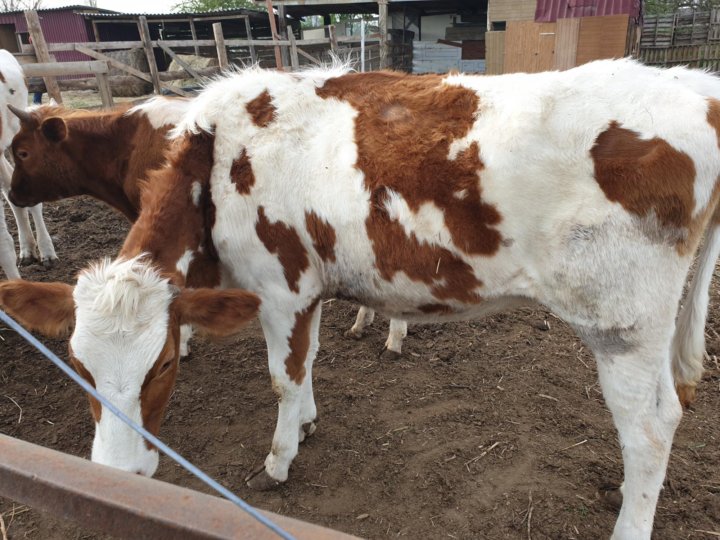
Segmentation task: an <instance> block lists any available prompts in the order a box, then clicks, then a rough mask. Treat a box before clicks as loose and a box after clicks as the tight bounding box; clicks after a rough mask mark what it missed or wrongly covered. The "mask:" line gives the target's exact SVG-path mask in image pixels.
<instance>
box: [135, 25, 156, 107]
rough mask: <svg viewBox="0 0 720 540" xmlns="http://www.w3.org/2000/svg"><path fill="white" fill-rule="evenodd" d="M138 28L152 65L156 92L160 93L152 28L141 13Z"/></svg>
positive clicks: (151, 70) (151, 74)
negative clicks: (151, 36)
mask: <svg viewBox="0 0 720 540" xmlns="http://www.w3.org/2000/svg"><path fill="white" fill-rule="evenodd" d="M138 28H139V29H140V39H141V40H142V42H143V48H144V49H145V56H147V60H148V65H149V66H150V78H151V79H152V85H153V89H154V90H155V93H156V94H160V93H161V91H160V75H159V74H158V67H157V64H156V63H155V53H154V52H153V46H152V39H150V28H149V27H148V22H147V17H145V15H140V17H139V19H138Z"/></svg>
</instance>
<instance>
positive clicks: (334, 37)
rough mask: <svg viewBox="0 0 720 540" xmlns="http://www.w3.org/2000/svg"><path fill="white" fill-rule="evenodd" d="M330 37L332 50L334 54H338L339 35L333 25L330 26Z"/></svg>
mask: <svg viewBox="0 0 720 540" xmlns="http://www.w3.org/2000/svg"><path fill="white" fill-rule="evenodd" d="M328 35H329V36H330V50H331V51H332V52H334V53H337V50H338V40H337V33H336V32H335V25H334V24H331V25H330V26H328Z"/></svg>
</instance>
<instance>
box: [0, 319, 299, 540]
mask: <svg viewBox="0 0 720 540" xmlns="http://www.w3.org/2000/svg"><path fill="white" fill-rule="evenodd" d="M0 319H2V320H3V322H5V323H6V324H7V325H8V326H9V327H10V328H12V329H13V330H15V331H16V332H17V333H18V334H20V335H21V336H22V337H23V338H24V339H25V341H27V342H28V343H30V344H31V345H32V346H33V347H35V348H36V349H37V350H38V351H40V352H41V353H42V354H44V355H45V356H46V357H47V358H48V360H50V361H51V362H52V363H53V364H55V365H56V366H57V367H59V368H60V369H61V370H62V371H64V372H65V374H66V375H67V376H68V377H70V378H71V379H72V380H73V381H75V382H76V383H78V384H79V385H80V386H81V387H82V388H83V390H85V391H86V392H87V393H88V394H90V395H92V396H93V397H94V398H95V399H97V400H98V401H99V402H100V403H102V404H103V405H104V406H105V407H107V408H108V410H109V411H110V412H111V413H113V414H114V415H115V416H117V417H118V418H119V419H120V420H122V421H123V422H125V423H126V424H127V425H128V426H130V427H131V428H132V429H133V430H135V431H136V432H138V433H139V434H140V435H141V436H142V437H143V438H144V439H146V440H148V441H150V442H151V443H152V444H154V445H155V447H156V448H159V449H160V450H162V452H163V453H164V454H165V455H166V456H168V457H169V458H170V459H172V460H173V461H175V462H176V463H178V464H179V465H180V466H181V467H183V468H184V469H185V470H186V471H188V472H189V473H191V474H193V475H195V476H196V477H198V478H199V479H200V480H202V481H203V482H205V483H206V484H207V485H208V486H210V487H211V488H213V489H214V490H215V491H217V492H218V493H220V494H221V495H222V496H223V497H225V498H226V499H228V500H229V501H231V502H232V503H234V504H235V505H237V506H239V507H240V508H242V509H243V510H245V512H247V513H248V514H250V515H251V516H252V517H254V518H255V519H256V520H258V521H259V522H260V523H262V524H263V525H265V526H266V527H267V528H268V529H270V530H271V531H273V532H274V533H275V534H277V535H278V536H279V537H280V538H284V539H285V540H295V539H294V537H293V536H292V535H291V534H289V533H287V532H285V531H284V530H283V529H281V528H280V527H279V526H278V525H276V524H275V523H273V522H272V521H270V520H269V519H268V518H266V517H265V516H263V515H262V514H261V513H260V512H258V511H257V510H256V509H255V508H253V507H252V506H250V505H249V504H248V503H246V502H245V501H243V500H242V499H241V498H240V497H238V496H237V495H235V494H234V493H233V492H231V491H230V490H228V489H227V488H225V487H223V486H222V485H220V484H219V483H217V482H216V481H215V480H213V479H212V478H210V477H209V476H208V475H207V474H205V473H204V472H202V471H201V470H200V469H198V468H197V467H196V466H195V465H193V464H192V463H190V462H189V461H188V460H187V459H185V458H184V457H182V456H181V455H180V454H178V453H177V452H175V450H173V449H172V448H170V447H169V446H167V445H166V444H165V443H164V442H162V441H161V440H160V439H158V438H157V437H156V436H155V435H153V434H152V433H150V432H149V431H147V430H146V429H145V428H143V427H142V426H138V425H137V424H136V423H135V422H133V421H132V420H130V418H128V417H127V416H125V415H124V414H123V413H122V412H121V411H120V410H119V409H117V408H116V407H115V405H113V404H112V403H110V402H109V401H108V400H107V399H106V398H105V397H103V396H102V395H101V394H99V393H98V391H97V390H95V388H93V387H92V385H90V384H89V383H88V382H87V381H85V379H83V378H82V377H80V375H78V374H77V373H76V372H75V370H74V369H72V368H71V367H70V366H68V365H67V364H66V363H65V362H63V361H62V360H60V358H58V357H57V356H56V355H55V354H54V353H53V352H52V351H50V350H49V349H48V348H47V347H45V345H43V344H42V343H41V342H40V341H38V340H37V339H36V338H35V336H33V335H32V334H31V333H30V332H28V331H27V330H25V329H24V328H23V327H22V326H20V325H19V324H18V323H17V322H15V320H13V319H12V318H11V317H10V316H9V315H8V314H7V313H5V312H4V311H3V310H2V309H0Z"/></svg>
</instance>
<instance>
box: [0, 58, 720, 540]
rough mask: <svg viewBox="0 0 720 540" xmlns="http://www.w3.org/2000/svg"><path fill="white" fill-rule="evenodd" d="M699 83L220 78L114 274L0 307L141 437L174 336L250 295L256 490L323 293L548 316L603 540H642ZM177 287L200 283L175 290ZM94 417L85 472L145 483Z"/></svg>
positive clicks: (699, 154) (697, 187)
mask: <svg viewBox="0 0 720 540" xmlns="http://www.w3.org/2000/svg"><path fill="white" fill-rule="evenodd" d="M688 81H690V82H688ZM718 89H720V87H719V85H718V82H717V81H716V79H715V78H714V77H712V76H710V75H707V74H704V73H699V72H698V73H694V72H689V71H686V70H675V71H674V72H664V71H661V70H657V69H653V68H649V67H645V66H642V65H640V64H637V63H635V62H633V61H629V60H618V61H599V62H594V63H590V64H587V65H584V66H581V67H579V68H575V69H572V70H568V71H565V72H551V73H542V74H535V75H527V74H512V75H502V76H496V77H478V76H465V75H454V76H446V77H442V76H435V75H428V76H420V77H413V76H407V75H402V74H394V73H367V74H348V73H344V72H342V70H338V69H335V70H326V71H311V72H307V73H301V74H297V73H293V74H288V73H281V72H265V71H261V70H258V69H250V70H247V71H244V72H240V73H236V74H233V75H230V76H227V77H226V78H223V79H220V80H218V81H216V82H214V83H212V84H211V85H210V86H209V87H208V88H207V89H206V90H205V91H204V92H203V93H202V94H201V95H200V96H199V97H198V98H197V99H195V100H193V101H192V103H191V105H190V107H189V109H188V112H187V114H186V116H185V117H184V118H183V120H182V121H181V122H180V124H179V126H178V128H177V129H176V132H175V134H176V136H177V137H178V139H177V141H176V147H175V148H174V150H173V152H172V157H171V160H170V162H169V163H168V165H167V166H166V167H165V168H163V169H162V170H160V171H158V172H157V173H153V174H154V178H153V179H152V180H151V186H152V188H151V189H150V190H148V192H147V193H146V194H145V195H144V196H145V197H146V198H144V199H143V205H142V211H141V214H140V217H139V219H138V220H137V222H136V223H135V225H134V226H133V228H132V230H131V232H130V234H129V236H128V238H127V240H126V242H125V245H124V247H123V249H122V251H121V254H120V256H119V257H118V259H117V260H115V261H113V262H105V263H102V264H99V265H94V266H92V267H91V268H89V269H87V270H85V271H84V272H82V273H81V274H80V276H79V278H78V281H77V284H76V285H75V287H74V288H72V287H70V286H66V285H62V284H51V285H48V284H32V283H27V282H21V281H14V282H9V283H4V284H1V285H0V304H2V305H3V306H5V308H6V309H8V310H9V311H10V312H11V313H12V314H14V315H15V316H17V317H19V318H20V319H21V320H22V321H23V322H24V323H25V324H26V325H28V326H30V327H32V328H35V329H37V330H40V331H45V332H55V333H57V332H60V331H62V330H63V329H66V328H68V327H70V326H71V325H73V324H74V326H75V329H74V332H73V335H72V338H71V340H70V348H71V357H72V359H73V362H74V364H75V366H76V367H77V369H78V370H79V371H80V372H81V373H82V374H83V375H84V376H85V377H86V378H87V379H88V380H89V381H91V382H93V383H94V384H95V385H96V387H97V388H98V389H100V390H101V391H103V392H105V393H106V394H108V395H109V397H110V398H111V399H113V400H114V401H116V402H118V403H119V404H120V405H121V406H122V407H123V408H124V409H125V410H126V411H129V412H128V414H129V415H130V416H133V417H135V418H138V419H141V420H143V421H144V422H145V424H146V426H149V427H150V428H151V429H153V430H157V429H158V426H159V422H160V417H161V415H162V411H163V409H164V406H165V404H166V402H167V397H168V396H169V394H170V388H171V387H172V383H173V380H174V377H175V373H176V369H177V334H178V327H179V324H180V323H182V322H192V323H193V324H198V325H203V326H204V327H205V328H206V329H207V330H208V331H211V332H214V333H215V334H218V335H223V334H227V333H232V332H234V331H235V330H237V328H238V327H239V326H240V325H241V324H243V323H244V322H245V320H246V319H247V318H248V317H249V316H251V315H252V313H253V311H254V310H255V309H257V299H256V298H255V297H254V296H252V295H250V294H249V293H245V292H243V291H242V290H238V289H247V290H250V291H252V292H253V293H255V294H256V295H257V297H258V298H259V301H260V304H259V317H260V321H261V323H262V326H263V330H264V333H265V337H266V340H267V347H268V357H269V358H268V361H269V368H270V375H271V379H272V385H273V388H274V390H275V391H276V392H277V393H278V396H279V413H278V421H277V426H276V429H275V434H274V437H273V443H272V447H271V451H270V453H269V454H268V456H267V458H266V459H265V466H264V469H263V470H261V471H258V472H257V473H256V474H255V475H253V476H252V477H251V478H250V479H249V484H250V485H251V486H253V487H258V488H262V487H270V486H273V485H276V484H277V483H279V482H283V481H285V480H286V479H287V476H288V468H289V466H290V464H291V462H292V460H293V458H294V457H295V455H296V454H297V452H298V443H299V442H300V441H301V440H302V439H303V438H304V437H305V436H306V435H307V434H309V433H312V432H313V431H314V429H315V424H314V420H315V417H316V407H315V402H314V398H313V392H312V367H313V359H314V358H315V355H316V352H317V350H318V347H319V342H318V327H319V323H320V310H321V306H322V302H321V299H322V298H324V297H332V296H337V297H342V298H353V299H356V300H358V301H359V302H361V303H363V304H364V305H367V306H370V307H372V308H373V309H378V310H380V311H381V312H384V313H386V314H388V315H390V316H395V317H399V318H403V319H408V320H411V321H448V320H458V319H467V318H473V317H480V316H483V315H486V314H489V313H493V312H496V311H498V310H503V309H507V308H509V307H512V306H517V305H525V304H541V305H544V306H547V307H548V308H550V309H552V310H553V311H554V312H555V313H556V314H557V315H558V316H560V317H562V318H563V319H564V320H566V321H567V322H568V323H569V324H570V325H571V326H572V327H573V328H574V329H575V330H576V331H577V333H578V334H579V335H580V336H581V337H582V339H583V340H584V341H585V342H586V343H587V345H588V346H589V347H590V348H591V349H592V351H593V352H594V354H595V357H596V359H597V365H598V373H599V378H600V384H601V386H602V389H603V393H604V396H605V400H606V403H607V406H608V408H609V409H610V411H611V412H612V415H613V420H614V422H615V425H616V427H617V429H618V432H619V437H620V441H621V447H622V454H623V460H624V473H625V488H624V498H623V506H622V509H621V511H620V515H619V517H618V521H617V523H616V525H615V530H614V534H613V537H614V538H616V539H620V538H622V539H642V538H644V539H648V538H650V535H651V531H652V523H653V517H654V513H655V506H656V503H657V498H658V494H659V490H660V487H661V485H662V482H663V478H664V475H665V469H666V466H667V460H668V456H669V453H670V448H671V444H672V438H673V434H674V431H675V428H676V427H677V425H678V423H679V421H680V418H681V415H682V409H681V405H680V401H679V399H678V394H677V392H676V390H675V384H677V385H678V386H679V387H680V388H681V389H683V390H684V389H687V388H691V387H693V386H694V385H695V384H696V383H697V381H698V378H699V374H701V372H702V365H701V364H700V365H699V366H698V365H696V359H695V358H693V357H692V354H691V353H692V351H691V350H690V348H689V347H686V346H685V345H684V344H686V343H688V340H687V339H686V336H684V335H676V326H675V315H676V312H677V308H678V302H679V300H680V297H681V293H682V288H683V283H684V281H685V279H686V276H687V274H688V270H689V268H690V265H691V263H692V261H693V255H694V253H695V252H696V250H697V247H698V245H699V243H700V241H701V237H702V235H703V232H704V231H705V230H706V229H707V228H708V225H709V223H710V222H711V221H712V220H713V216H714V215H715V213H716V208H717V202H718V197H719V196H720V185H719V184H718V176H719V175H720V147H719V137H720V101H718V100H716V99H713V98H711V97H708V96H715V95H717V94H719V93H720V92H718V91H717V90H718ZM198 192H199V193H200V195H199V196H197V197H196V196H195V194H197V193H198ZM715 230H716V229H715V227H714V226H713V229H712V231H713V232H712V233H711V238H710V244H711V247H709V248H706V251H707V254H708V257H706V259H705V261H707V260H710V259H712V254H713V253H714V250H715V249H716V244H717V238H716V236H714V235H715ZM712 262H714V261H711V262H710V264H712ZM705 264H706V262H703V265H705ZM700 274H701V277H699V278H698V281H697V283H698V285H697V287H696V288H700V287H701V286H702V284H704V283H706V279H705V276H706V273H705V269H704V266H703V269H701V271H700ZM193 275H199V276H200V277H201V279H202V280H204V281H203V285H205V286H206V287H207V288H205V289H200V290H192V289H188V288H186V287H184V286H183V285H184V284H185V283H186V281H187V280H189V279H190V278H191V277H192V276H193ZM216 285H220V286H223V287H229V288H231V289H230V290H229V291H227V292H225V293H223V292H218V291H215V290H212V289H210V287H214V286H216ZM223 294H225V295H227V296H222V295H223ZM706 294H707V292H706V291H705V295H706ZM701 297H702V295H701V294H699V293H698V294H695V293H693V294H691V295H690V296H689V303H690V304H693V303H696V302H701V303H702V298H701ZM691 309H692V307H691ZM39 313H41V315H42V316H38V314H39ZM684 317H685V318H684V319H683V315H681V318H680V321H681V324H680V325H679V326H678V331H679V332H681V333H690V334H693V335H697V333H698V332H699V333H700V334H702V329H700V330H698V329H697V328H696V326H697V325H698V324H702V323H704V317H703V321H699V320H698V319H697V318H696V317H695V316H694V315H693V316H684ZM683 321H685V322H686V323H687V324H685V322H683ZM690 341H692V340H690ZM673 343H675V345H673ZM671 351H675V352H671ZM481 354H482V351H480V350H479V351H478V355H481ZM673 369H674V370H675V379H674V378H673ZM93 413H94V417H95V419H96V423H97V427H96V436H95V443H94V446H93V459H95V460H97V461H101V462H103V463H108V464H111V465H114V466H117V467H121V468H125V469H128V470H134V471H141V472H144V473H147V474H151V473H152V472H153V471H154V468H155V465H156V463H157V457H156V455H155V454H154V451H153V450H150V449H148V448H146V447H145V445H144V443H143V442H142V441H141V440H140V438H139V437H138V436H137V435H134V434H132V433H130V432H129V430H127V429H125V428H122V427H120V426H119V425H118V424H117V422H116V421H115V420H114V419H112V418H110V415H109V414H107V413H106V412H105V411H103V410H102V408H100V407H98V406H97V404H94V406H93Z"/></svg>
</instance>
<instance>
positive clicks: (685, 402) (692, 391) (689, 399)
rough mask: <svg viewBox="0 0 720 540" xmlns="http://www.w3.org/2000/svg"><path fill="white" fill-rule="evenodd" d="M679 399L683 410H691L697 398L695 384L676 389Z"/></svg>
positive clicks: (681, 385) (679, 386) (680, 385)
mask: <svg viewBox="0 0 720 540" xmlns="http://www.w3.org/2000/svg"><path fill="white" fill-rule="evenodd" d="M675 390H676V391H677V395H678V398H680V404H681V405H682V406H683V409H689V408H690V406H691V405H692V404H693V403H695V399H696V398H697V386H695V385H694V384H678V385H677V386H676V387H675Z"/></svg>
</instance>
